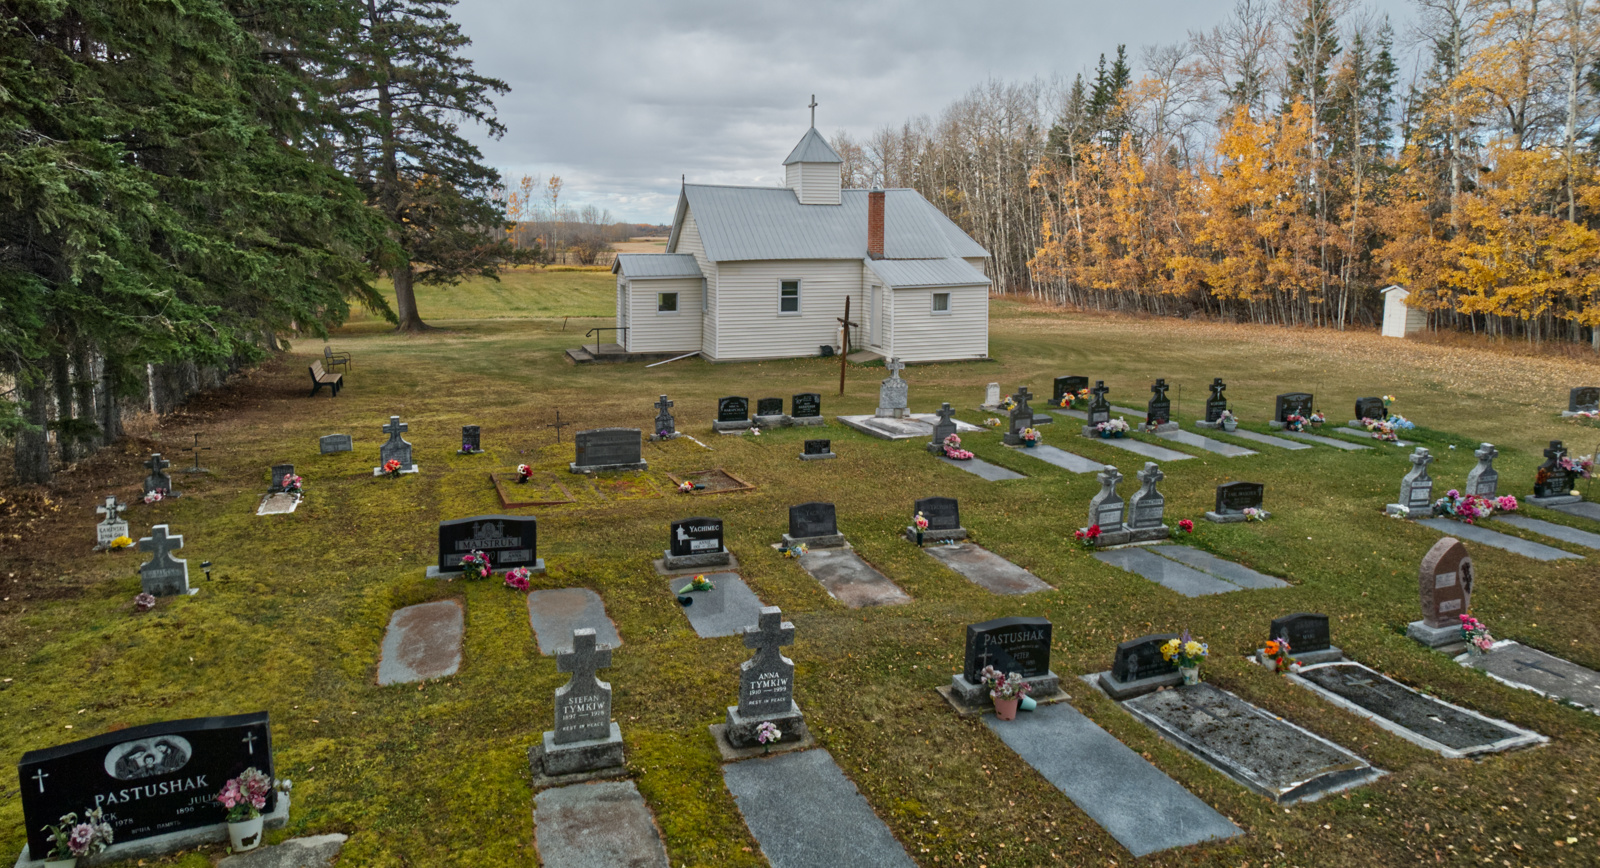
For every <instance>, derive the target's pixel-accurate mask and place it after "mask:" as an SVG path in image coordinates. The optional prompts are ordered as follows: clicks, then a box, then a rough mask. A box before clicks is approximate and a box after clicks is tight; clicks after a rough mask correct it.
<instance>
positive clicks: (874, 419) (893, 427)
mask: <svg viewBox="0 0 1600 868" xmlns="http://www.w3.org/2000/svg"><path fill="white" fill-rule="evenodd" d="M834 418H835V419H838V420H839V421H840V422H843V423H844V424H846V425H849V426H850V427H851V428H854V429H856V430H857V431H860V432H861V433H863V434H870V435H872V436H873V437H877V438H878V439H880V440H910V439H912V438H913V437H921V438H922V439H924V440H928V439H931V438H932V437H933V426H934V423H935V422H938V421H939V417H938V416H935V415H934V414H932V413H913V414H911V415H909V416H906V417H904V418H900V419H890V418H886V417H881V416H835V417H834ZM950 421H951V422H954V423H955V425H956V433H958V434H967V433H970V432H975V431H982V430H983V429H982V428H979V427H978V426H976V425H973V424H970V423H967V422H963V421H961V420H960V419H954V418H952V419H951V420H950Z"/></svg>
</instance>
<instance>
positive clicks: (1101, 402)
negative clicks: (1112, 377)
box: [1083, 380, 1111, 437]
mask: <svg viewBox="0 0 1600 868" xmlns="http://www.w3.org/2000/svg"><path fill="white" fill-rule="evenodd" d="M1110 391H1111V390H1110V389H1108V388H1106V382H1105V380H1095V381H1094V388H1093V389H1090V390H1089V421H1088V424H1086V425H1084V426H1083V436H1085V437H1093V436H1095V432H1094V426H1096V425H1098V424H1100V423H1101V422H1110V421H1111V402H1110V401H1107V400H1106V393H1107V392H1110Z"/></svg>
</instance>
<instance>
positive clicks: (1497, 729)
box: [1288, 661, 1549, 759]
mask: <svg viewBox="0 0 1600 868" xmlns="http://www.w3.org/2000/svg"><path fill="white" fill-rule="evenodd" d="M1288 678H1289V680H1290V681H1293V682H1295V683H1296V684H1300V685H1302V686H1304V687H1307V688H1309V689H1311V690H1312V691H1314V692H1316V693H1318V694H1321V696H1322V697H1323V698H1324V699H1326V700H1328V701H1329V702H1332V703H1333V704H1334V705H1337V706H1339V707H1340V708H1343V709H1345V710H1347V711H1351V712H1354V713H1355V714H1358V715H1360V716H1362V717H1365V718H1367V719H1369V720H1371V721H1372V722H1374V723H1376V724H1377V725H1379V726H1381V727H1383V728H1384V729H1387V730H1389V731H1390V732H1392V733H1394V734H1395V735H1398V736H1400V737H1401V738H1403V739H1405V740H1406V741H1409V742H1412V743H1413V744H1417V745H1421V746H1422V747H1425V748H1427V749H1428V750H1431V751H1435V752H1437V753H1438V754H1440V755H1441V756H1445V757H1448V758H1450V759H1460V758H1462V757H1468V756H1475V755H1477V754H1483V753H1496V752H1498V751H1503V750H1510V749H1512V748H1517V747H1526V746H1528V745H1531V744H1539V743H1541V742H1545V741H1549V739H1547V738H1545V737H1544V736H1542V735H1539V734H1538V733H1536V732H1531V731H1529V730H1526V729H1523V728H1521V727H1519V726H1514V725H1512V724H1509V723H1506V722H1505V721H1503V720H1495V719H1494V718H1492V717H1485V716H1484V715H1481V714H1478V713H1477V712H1475V711H1468V710H1467V709H1465V708H1461V707H1459V706H1455V705H1451V704H1450V703H1448V702H1445V701H1444V700H1441V699H1435V698H1434V697H1431V696H1424V695H1422V694H1421V693H1418V692H1416V691H1415V690H1412V689H1411V688H1409V687H1407V686H1405V685H1404V684H1401V683H1400V682H1398V681H1395V680H1394V679H1392V678H1389V677H1387V676H1385V675H1382V674H1380V673H1378V672H1375V671H1373V670H1371V669H1368V668H1367V667H1365V666H1362V665H1361V664H1360V663H1354V662H1351V661H1342V662H1337V663H1317V664H1314V665H1311V666H1305V667H1302V668H1301V669H1300V671H1299V672H1298V673H1295V674H1291V675H1289V676H1288Z"/></svg>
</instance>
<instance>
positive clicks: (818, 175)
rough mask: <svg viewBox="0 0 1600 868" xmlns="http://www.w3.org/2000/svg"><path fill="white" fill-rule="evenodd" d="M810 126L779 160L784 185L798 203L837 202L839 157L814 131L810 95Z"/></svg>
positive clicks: (814, 106)
mask: <svg viewBox="0 0 1600 868" xmlns="http://www.w3.org/2000/svg"><path fill="white" fill-rule="evenodd" d="M808 108H810V109H811V129H809V130H806V134H805V135H803V136H801V137H800V143H799V144H797V145H795V146H794V150H792V151H790V152H789V157H788V159H785V160H784V161H783V170H784V171H783V175H784V186H785V187H788V188H789V189H791V190H793V191H794V192H795V195H796V196H798V197H799V199H800V203H801V204H802V205H837V204H839V200H840V197H841V194H840V188H841V187H843V186H844V182H843V178H842V176H841V174H840V167H841V166H843V164H844V160H843V159H841V158H840V157H839V152H838V151H835V150H834V149H833V147H832V146H831V145H829V144H828V140H827V139H824V138H823V137H822V134H821V133H819V132H817V97H816V94H812V95H811V104H810V105H809V106H808Z"/></svg>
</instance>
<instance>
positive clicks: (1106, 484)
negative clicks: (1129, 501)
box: [1089, 464, 1122, 538]
mask: <svg viewBox="0 0 1600 868" xmlns="http://www.w3.org/2000/svg"><path fill="white" fill-rule="evenodd" d="M1095 478H1096V479H1098V480H1099V481H1100V491H1099V492H1098V493H1096V494H1095V496H1094V497H1092V498H1090V499H1089V527H1094V526H1095V525H1099V526H1100V535H1101V537H1102V538H1104V537H1105V536H1106V535H1107V534H1114V533H1119V532H1121V531H1122V495H1120V494H1117V483H1119V482H1121V481H1122V472H1121V471H1120V470H1118V469H1117V468H1115V467H1112V466H1111V465H1109V464H1108V465H1106V469H1104V470H1102V471H1100V473H1099V474H1098V475H1096V477H1095Z"/></svg>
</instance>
